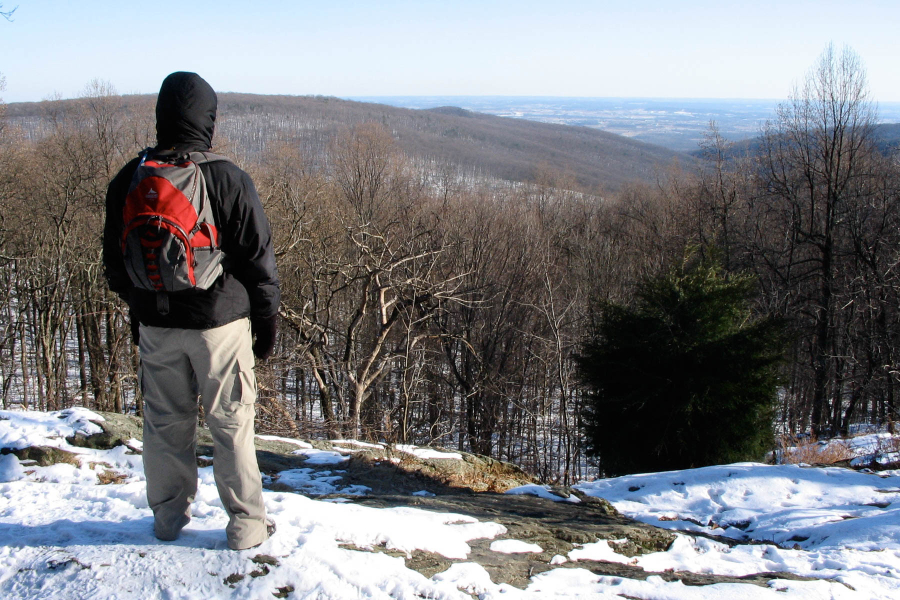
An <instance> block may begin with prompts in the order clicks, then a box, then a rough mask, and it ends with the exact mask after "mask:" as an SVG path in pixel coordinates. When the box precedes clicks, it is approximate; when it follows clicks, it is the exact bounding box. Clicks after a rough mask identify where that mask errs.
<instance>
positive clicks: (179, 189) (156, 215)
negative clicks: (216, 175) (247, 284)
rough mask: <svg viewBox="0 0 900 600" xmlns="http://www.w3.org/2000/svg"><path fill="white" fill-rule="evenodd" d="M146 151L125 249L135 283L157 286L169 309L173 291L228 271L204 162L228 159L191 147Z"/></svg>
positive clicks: (162, 305)
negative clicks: (180, 150) (158, 152)
mask: <svg viewBox="0 0 900 600" xmlns="http://www.w3.org/2000/svg"><path fill="white" fill-rule="evenodd" d="M151 152H152V149H147V150H145V151H144V152H143V153H142V154H141V161H140V163H139V164H138V167H137V169H136V170H135V172H134V176H133V177H132V179H131V185H130V187H129V188H128V195H127V196H126V198H125V206H124V209H123V212H122V216H123V224H124V228H123V231H122V255H123V257H124V259H125V270H126V271H127V272H128V276H129V277H130V278H131V281H132V283H133V284H134V286H135V287H137V288H139V289H142V290H148V291H154V292H157V309H158V310H159V312H160V314H167V313H168V312H169V307H168V304H169V303H168V294H169V293H170V292H184V291H190V290H205V289H208V288H209V287H210V286H211V285H212V284H213V283H214V282H215V281H216V279H217V278H218V277H219V275H221V274H222V271H223V267H222V261H223V259H224V253H223V252H222V250H221V248H220V245H219V232H218V230H217V229H216V225H215V217H214V212H213V210H212V206H211V205H210V200H209V194H208V193H207V189H206V179H205V178H204V176H203V173H202V171H200V165H201V164H203V163H207V162H213V161H219V160H226V161H227V160H228V159H227V158H225V157H224V156H218V155H216V154H210V153H204V152H191V153H184V154H180V155H174V156H160V155H152V154H151Z"/></svg>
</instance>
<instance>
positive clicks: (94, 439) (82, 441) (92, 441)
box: [66, 412, 144, 450]
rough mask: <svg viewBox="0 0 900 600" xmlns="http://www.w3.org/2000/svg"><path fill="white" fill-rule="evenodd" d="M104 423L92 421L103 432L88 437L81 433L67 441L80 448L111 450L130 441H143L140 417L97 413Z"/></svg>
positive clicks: (142, 425)
mask: <svg viewBox="0 0 900 600" xmlns="http://www.w3.org/2000/svg"><path fill="white" fill-rule="evenodd" d="M97 414H99V415H100V416H102V417H103V419H104V420H103V421H91V422H92V423H94V424H95V425H97V426H99V427H100V428H101V429H102V430H103V432H102V433H95V434H93V435H89V436H86V435H84V434H83V433H81V432H78V433H76V434H75V435H72V436H69V437H67V438H66V441H67V442H69V443H70V444H72V445H73V446H78V447H79V448H93V449H95V450H109V449H110V448H115V447H116V446H125V445H127V444H128V441H129V440H132V439H135V440H140V439H143V433H144V424H143V421H142V420H141V419H140V417H134V416H132V415H120V414H118V413H107V412H104V413H97Z"/></svg>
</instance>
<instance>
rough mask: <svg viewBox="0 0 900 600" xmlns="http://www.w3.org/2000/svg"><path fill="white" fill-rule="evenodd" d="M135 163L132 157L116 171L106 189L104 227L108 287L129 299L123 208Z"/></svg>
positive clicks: (129, 287) (105, 270)
mask: <svg viewBox="0 0 900 600" xmlns="http://www.w3.org/2000/svg"><path fill="white" fill-rule="evenodd" d="M136 166H137V161H136V160H134V161H132V162H130V163H128V164H127V165H125V167H124V168H123V169H122V170H121V171H119V174H118V175H116V176H115V177H114V178H113V180H112V181H111V182H110V183H109V187H108V188H107V190H106V221H105V223H104V226H103V267H104V272H105V275H106V281H107V283H108V284H109V289H111V290H112V291H113V292H115V293H116V294H118V295H119V297H120V298H122V299H123V300H125V301H126V302H128V299H129V296H130V295H131V290H132V287H133V285H132V283H131V278H130V277H129V276H128V272H127V271H126V270H125V261H124V259H123V257H122V242H121V240H122V228H123V227H124V224H123V223H122V208H123V207H124V205H125V196H126V195H127V194H128V186H129V184H130V183H131V176H132V174H133V173H134V169H135V167H136Z"/></svg>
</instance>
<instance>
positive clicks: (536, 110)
mask: <svg viewBox="0 0 900 600" xmlns="http://www.w3.org/2000/svg"><path fill="white" fill-rule="evenodd" d="M353 99H354V100H359V101H364V102H377V103H381V104H389V105H392V106H399V107H404V108H418V109H428V108H434V107H438V106H458V107H460V108H464V109H466V110H471V111H476V112H480V113H486V114H490V115H496V116H501V117H515V118H520V119H527V120H530V121H540V122H542V123H556V124H560V125H580V126H584V127H591V128H594V129H601V130H603V131H608V132H610V133H617V134H619V135H623V136H626V137H630V138H632V139H635V140H640V141H642V142H647V143H649V144H656V145H659V146H664V147H666V148H668V149H670V150H676V151H679V152H693V151H696V150H697V149H698V145H699V143H700V142H701V141H702V139H703V137H704V135H705V134H706V132H707V131H708V130H709V124H710V121H715V122H716V125H717V126H718V128H719V132H720V133H721V134H722V135H723V136H724V137H725V138H726V139H728V140H729V141H740V140H745V139H749V138H752V137H755V136H757V135H758V134H759V132H760V128H761V127H762V126H763V124H764V123H765V122H766V120H768V119H773V118H774V117H775V107H776V106H777V105H778V103H779V102H780V100H757V99H748V100H736V99H709V98H700V99H680V98H668V99H666V98H565V97H528V96H380V97H376V96H369V97H359V98H353ZM878 113H879V115H878V116H879V121H880V122H882V123H898V122H900V102H888V103H880V104H879V105H878Z"/></svg>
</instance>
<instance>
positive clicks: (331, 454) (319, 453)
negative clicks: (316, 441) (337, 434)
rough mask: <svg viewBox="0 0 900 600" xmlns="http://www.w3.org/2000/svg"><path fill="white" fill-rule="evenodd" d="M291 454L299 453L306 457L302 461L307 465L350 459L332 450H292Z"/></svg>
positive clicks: (326, 463)
mask: <svg viewBox="0 0 900 600" xmlns="http://www.w3.org/2000/svg"><path fill="white" fill-rule="evenodd" d="M291 454H299V455H302V456H305V457H306V460H305V461H304V462H305V463H306V464H308V465H339V464H341V463H345V462H347V461H348V460H350V457H349V456H348V455H346V454H341V453H340V452H335V451H333V450H305V449H304V450H294V451H293V452H292V453H291Z"/></svg>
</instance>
